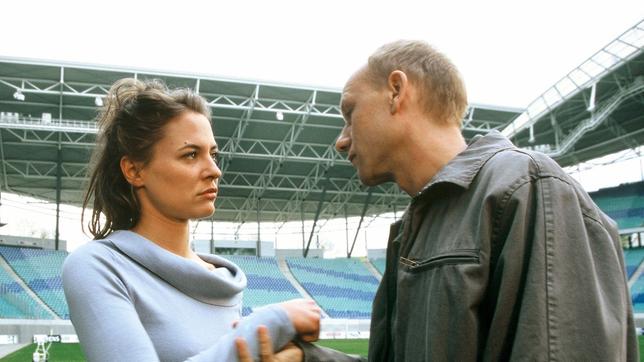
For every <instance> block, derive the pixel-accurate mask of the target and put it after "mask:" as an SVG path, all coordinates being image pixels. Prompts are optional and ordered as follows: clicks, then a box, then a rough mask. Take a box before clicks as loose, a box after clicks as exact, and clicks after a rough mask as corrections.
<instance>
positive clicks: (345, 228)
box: [344, 204, 349, 255]
mask: <svg viewBox="0 0 644 362" xmlns="http://www.w3.org/2000/svg"><path fill="white" fill-rule="evenodd" d="M344 230H345V236H346V240H347V255H349V213H348V211H347V205H346V204H344Z"/></svg>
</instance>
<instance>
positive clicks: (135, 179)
mask: <svg viewBox="0 0 644 362" xmlns="http://www.w3.org/2000/svg"><path fill="white" fill-rule="evenodd" d="M120 165H121V172H122V173H123V177H125V180H126V181H127V182H128V183H129V184H130V185H132V186H134V187H141V186H143V179H142V177H141V168H142V167H141V163H140V162H135V161H132V160H131V159H130V158H129V157H128V156H123V157H121V163H120Z"/></svg>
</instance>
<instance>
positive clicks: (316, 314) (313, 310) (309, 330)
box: [279, 299, 322, 342]
mask: <svg viewBox="0 0 644 362" xmlns="http://www.w3.org/2000/svg"><path fill="white" fill-rule="evenodd" d="M279 305H280V306H282V308H284V310H286V314H287V315H288V318H289V319H290V320H291V323H293V327H295V332H296V333H297V334H298V336H299V338H300V339H301V340H302V341H305V342H313V341H317V340H318V337H319V336H320V318H321V317H320V315H321V313H322V310H321V309H320V307H319V306H318V305H317V304H315V302H314V301H312V300H310V299H293V300H289V301H286V302H282V303H279Z"/></svg>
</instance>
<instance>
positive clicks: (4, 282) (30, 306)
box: [0, 268, 51, 319]
mask: <svg viewBox="0 0 644 362" xmlns="http://www.w3.org/2000/svg"><path fill="white" fill-rule="evenodd" d="M0 318H15V319H51V316H50V315H49V313H47V311H45V310H44V309H43V308H42V307H41V306H40V305H38V303H36V302H35V301H34V300H33V299H32V298H31V297H30V296H29V295H28V294H27V293H26V292H25V290H24V289H22V287H21V286H20V284H18V283H17V282H16V281H15V280H14V279H13V277H12V276H11V275H9V274H8V273H7V272H6V271H5V270H4V269H2V268H0Z"/></svg>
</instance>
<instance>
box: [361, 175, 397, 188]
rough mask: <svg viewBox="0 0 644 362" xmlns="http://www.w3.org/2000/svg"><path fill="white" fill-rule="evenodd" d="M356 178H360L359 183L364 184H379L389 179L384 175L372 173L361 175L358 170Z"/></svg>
mask: <svg viewBox="0 0 644 362" xmlns="http://www.w3.org/2000/svg"><path fill="white" fill-rule="evenodd" d="M358 178H359V179H360V183H362V184H363V185H365V186H378V185H380V184H383V183H385V182H387V181H391V180H389V179H387V178H386V177H376V176H373V175H363V174H361V173H360V172H358Z"/></svg>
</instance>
